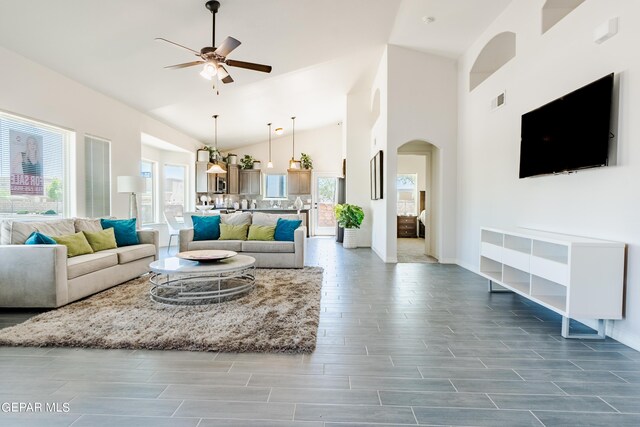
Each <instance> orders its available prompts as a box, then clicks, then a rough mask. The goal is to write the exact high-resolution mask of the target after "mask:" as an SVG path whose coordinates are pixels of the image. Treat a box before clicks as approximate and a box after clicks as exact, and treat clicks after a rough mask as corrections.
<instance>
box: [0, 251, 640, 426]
mask: <svg viewBox="0 0 640 427" xmlns="http://www.w3.org/2000/svg"><path fill="white" fill-rule="evenodd" d="M165 253H166V252H165ZM307 263H308V264H309V265H319V266H323V267H324V268H325V274H324V286H323V290H322V292H323V294H322V314H321V320H320V327H319V334H318V335H319V338H318V346H317V349H316V351H315V352H314V353H313V354H308V355H300V354H228V353H219V354H216V353H197V352H181V351H134V350H95V349H73V348H7V347H3V348H0V395H1V397H0V403H6V402H9V403H10V402H40V403H42V404H43V405H44V404H45V403H51V402H57V403H59V404H60V405H61V404H63V403H68V404H69V408H70V411H69V412H66V413H65V412H59V413H45V412H39V413H7V412H4V411H0V425H2V426H27V425H28V426H40V425H42V426H69V425H73V426H74V427H80V426H91V427H95V426H119V427H125V426H136V427H143V426H154V427H157V426H171V427H174V426H200V427H205V426H284V427H290V426H307V427H316V426H318V427H320V426H324V427H330V426H333V427H337V426H346V425H349V426H365V425H376V426H390V425H417V424H420V425H459V426H520V425H523V426H524V425H526V426H542V425H545V426H569V425H571V426H638V425H640V353H638V352H636V351H634V350H632V349H630V348H628V347H626V346H624V345H622V344H619V343H617V342H615V341H613V340H610V339H608V340H606V341H604V342H602V341H601V342H594V341H575V340H571V341H567V340H564V339H562V338H561V337H560V335H559V332H560V318H559V317H558V316H557V315H556V314H554V313H552V312H550V311H548V310H546V309H544V308H541V307H539V306H536V305H535V304H532V303H530V302H528V301H527V300H525V299H523V298H520V297H518V296H517V295H514V294H488V293H487V291H486V288H487V287H486V282H485V280H483V279H482V278H480V277H479V276H477V275H475V274H473V273H471V272H469V271H467V270H464V269H463V268H460V267H457V266H453V265H439V264H397V265H387V264H384V263H382V262H381V261H380V260H379V259H378V258H377V257H376V256H375V255H374V254H373V253H372V252H371V250H369V249H355V250H344V249H342V247H341V246H339V245H337V244H335V243H334V241H333V240H331V239H323V238H314V239H310V240H309V241H308V252H307ZM31 315H32V313H30V312H26V311H10V310H1V311H0V322H1V323H0V326H2V327H4V326H8V325H11V324H13V323H18V322H21V321H23V320H24V319H26V318H28V317H29V316H31ZM60 408H61V409H62V407H60Z"/></svg>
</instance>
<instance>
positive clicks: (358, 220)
mask: <svg viewBox="0 0 640 427" xmlns="http://www.w3.org/2000/svg"><path fill="white" fill-rule="evenodd" d="M333 211H334V213H335V214H336V220H337V221H338V225H339V226H340V227H343V228H360V224H362V221H363V220H364V212H363V210H362V208H361V207H360V206H357V205H350V204H348V203H344V204H338V205H336V206H335V208H334V209H333Z"/></svg>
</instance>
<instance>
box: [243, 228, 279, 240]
mask: <svg viewBox="0 0 640 427" xmlns="http://www.w3.org/2000/svg"><path fill="white" fill-rule="evenodd" d="M275 233H276V227H275V225H274V226H270V225H252V226H250V227H249V237H247V240H275V239H274V237H273V236H274V234H275Z"/></svg>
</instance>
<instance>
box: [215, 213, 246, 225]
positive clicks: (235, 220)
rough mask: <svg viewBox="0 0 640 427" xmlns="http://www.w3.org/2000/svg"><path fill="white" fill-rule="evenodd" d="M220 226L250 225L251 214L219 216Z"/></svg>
mask: <svg viewBox="0 0 640 427" xmlns="http://www.w3.org/2000/svg"><path fill="white" fill-rule="evenodd" d="M220 218H221V221H220V222H221V223H222V224H229V225H245V224H246V225H250V224H251V212H236V213H232V214H222V215H220Z"/></svg>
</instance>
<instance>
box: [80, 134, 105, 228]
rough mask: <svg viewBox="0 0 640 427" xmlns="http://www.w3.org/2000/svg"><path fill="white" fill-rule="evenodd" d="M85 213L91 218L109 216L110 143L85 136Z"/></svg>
mask: <svg viewBox="0 0 640 427" xmlns="http://www.w3.org/2000/svg"><path fill="white" fill-rule="evenodd" d="M84 164H85V182H86V187H85V203H86V205H85V212H86V215H87V216H89V217H92V218H97V217H101V216H109V215H111V143H110V142H109V141H107V140H105V139H101V138H97V137H94V136H89V135H85V137H84Z"/></svg>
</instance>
